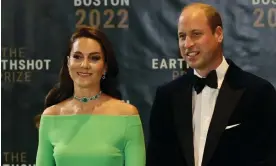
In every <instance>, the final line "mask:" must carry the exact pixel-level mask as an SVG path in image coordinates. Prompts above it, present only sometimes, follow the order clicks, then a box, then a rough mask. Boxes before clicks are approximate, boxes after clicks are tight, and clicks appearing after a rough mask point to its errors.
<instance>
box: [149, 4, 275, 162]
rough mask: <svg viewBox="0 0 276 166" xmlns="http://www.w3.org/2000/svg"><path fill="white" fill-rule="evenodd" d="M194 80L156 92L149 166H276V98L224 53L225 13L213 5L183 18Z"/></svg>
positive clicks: (181, 33) (183, 44)
mask: <svg viewBox="0 0 276 166" xmlns="http://www.w3.org/2000/svg"><path fill="white" fill-rule="evenodd" d="M178 37H179V47H180V51H181V56H182V57H183V58H184V59H185V60H186V62H187V63H188V65H189V66H190V67H191V68H190V69H189V70H188V72H187V74H185V75H183V76H181V77H180V78H178V79H176V80H174V81H172V82H170V83H168V84H166V85H163V86H161V87H159V88H158V89H157V92H156V97H155V100H154V104H153V106H152V111H151V118H150V141H149V144H148V149H147V166H276V162H275V160H276V152H275V151H276V104H275V103H276V92H275V89H274V87H273V86H272V85H271V84H270V83H269V82H268V81H266V80H264V79H262V78H260V77H257V76H255V75H253V74H250V73H248V72H245V71H243V70H242V69H240V68H239V67H237V66H236V65H235V64H234V63H233V62H232V61H231V60H229V59H225V58H224V56H223V51H222V41H223V27H222V21H221V17H220V15H219V13H218V12H217V11H216V9H215V8H213V7H212V6H209V5H206V4H200V3H194V4H191V5H189V6H187V7H185V8H184V9H183V11H182V13H181V15H180V17H179V23H178Z"/></svg>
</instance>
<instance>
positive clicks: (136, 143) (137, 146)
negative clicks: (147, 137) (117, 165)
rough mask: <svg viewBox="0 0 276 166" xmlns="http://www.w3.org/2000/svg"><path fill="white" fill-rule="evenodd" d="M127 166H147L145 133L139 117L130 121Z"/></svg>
mask: <svg viewBox="0 0 276 166" xmlns="http://www.w3.org/2000/svg"><path fill="white" fill-rule="evenodd" d="M125 166H145V142H144V133H143V128H142V124H141V121H140V118H139V116H136V117H134V118H129V119H128V126H127V129H126V144H125Z"/></svg>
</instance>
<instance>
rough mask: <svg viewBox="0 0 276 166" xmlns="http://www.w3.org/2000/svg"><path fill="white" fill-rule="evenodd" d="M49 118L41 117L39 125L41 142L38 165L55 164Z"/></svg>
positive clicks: (38, 150) (52, 165) (47, 165)
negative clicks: (50, 138)
mask: <svg viewBox="0 0 276 166" xmlns="http://www.w3.org/2000/svg"><path fill="white" fill-rule="evenodd" d="M48 120H49V119H45V118H44V117H43V116H42V117H41V122H40V127H39V142H38V149H37V156H36V166H55V161H54V157H53V146H52V144H51V142H50V140H49V134H48V133H49V131H48V127H49V125H50V124H51V123H50V122H49V121H48Z"/></svg>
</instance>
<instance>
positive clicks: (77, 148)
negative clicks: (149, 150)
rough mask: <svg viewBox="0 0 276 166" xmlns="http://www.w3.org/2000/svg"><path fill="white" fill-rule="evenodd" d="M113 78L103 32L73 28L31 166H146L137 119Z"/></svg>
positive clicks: (111, 58)
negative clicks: (122, 97)
mask: <svg viewBox="0 0 276 166" xmlns="http://www.w3.org/2000/svg"><path fill="white" fill-rule="evenodd" d="M117 74H118V67H117V62H116V59H115V57H114V53H113V50H112V46H111V44H110V42H109V41H108V39H107V37H106V36H105V35H104V33H102V32H101V31H99V30H98V29H94V28H92V27H87V26H84V27H80V28H78V29H77V30H76V32H75V33H74V34H73V35H72V37H71V40H70V45H69V49H68V54H67V55H66V56H65V57H64V60H63V66H62V68H61V70H60V75H59V82H58V84H57V85H56V86H55V87H54V88H53V89H51V90H50V92H49V93H48V95H47V97H46V100H45V107H46V109H45V110H44V112H43V114H42V116H41V121H40V128H39V144H38V151H37V158H36V166H144V165H145V144H144V135H143V130H142V124H141V120H140V116H139V114H138V111H137V109H136V107H134V106H133V105H130V104H127V103H125V102H122V101H121V100H120V94H119V93H118V91H117V89H116V76H117Z"/></svg>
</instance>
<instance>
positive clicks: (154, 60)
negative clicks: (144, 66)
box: [152, 58, 158, 69]
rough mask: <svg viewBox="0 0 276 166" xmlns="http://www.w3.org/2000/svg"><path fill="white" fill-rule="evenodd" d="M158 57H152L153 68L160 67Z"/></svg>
mask: <svg viewBox="0 0 276 166" xmlns="http://www.w3.org/2000/svg"><path fill="white" fill-rule="evenodd" d="M157 65H158V59H156V58H155V59H152V69H158V66H157Z"/></svg>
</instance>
